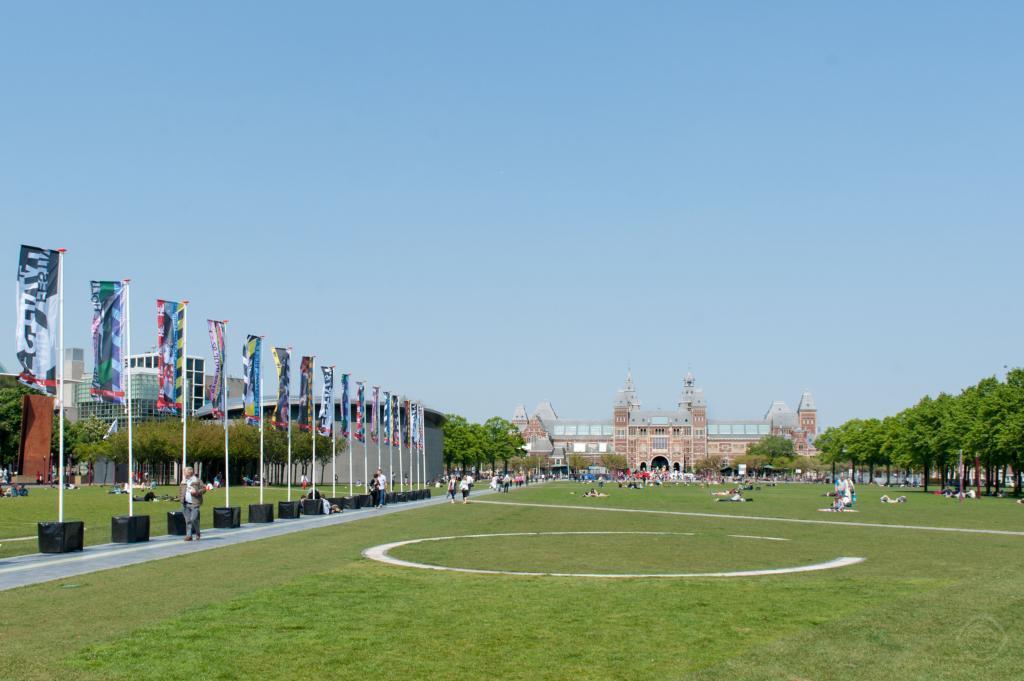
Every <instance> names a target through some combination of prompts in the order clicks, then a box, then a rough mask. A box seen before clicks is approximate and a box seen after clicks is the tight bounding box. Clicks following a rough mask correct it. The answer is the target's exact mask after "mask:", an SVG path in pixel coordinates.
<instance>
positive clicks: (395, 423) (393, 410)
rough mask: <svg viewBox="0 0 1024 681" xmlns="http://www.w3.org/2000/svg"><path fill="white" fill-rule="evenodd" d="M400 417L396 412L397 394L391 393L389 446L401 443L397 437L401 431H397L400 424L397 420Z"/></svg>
mask: <svg viewBox="0 0 1024 681" xmlns="http://www.w3.org/2000/svg"><path fill="white" fill-rule="evenodd" d="M401 418H402V415H401V414H399V413H398V395H392V396H391V446H392V447H397V446H399V444H401V441H400V440H399V439H398V438H399V437H401V435H402V433H401V431H399V426H400V425H401V422H400V421H399V419H401Z"/></svg>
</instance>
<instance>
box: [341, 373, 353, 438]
mask: <svg viewBox="0 0 1024 681" xmlns="http://www.w3.org/2000/svg"><path fill="white" fill-rule="evenodd" d="M349 375H350V374H342V375H341V436H342V437H345V438H347V437H348V428H349V424H348V420H349V419H350V418H351V417H352V404H351V403H350V402H349V399H348V377H349Z"/></svg>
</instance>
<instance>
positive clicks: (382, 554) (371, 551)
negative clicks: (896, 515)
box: [363, 531, 864, 579]
mask: <svg viewBox="0 0 1024 681" xmlns="http://www.w3.org/2000/svg"><path fill="white" fill-rule="evenodd" d="M595 534H611V535H615V534H641V535H676V536H693V533H692V532H625V531H623V532H597V531H595V532H503V533H492V534H461V535H453V536H450V537H421V538H420V539H406V540H404V541H396V542H390V543H388V544H378V545H377V546H371V547H370V548H368V549H366V550H365V551H363V555H364V556H366V557H367V558H369V559H370V560H375V561H377V562H379V563H386V564H388V565H396V566H398V567H409V568H417V569H419V570H441V571H445V572H468V573H471V574H478V575H517V576H525V577H589V578H595V579H644V578H647V577H654V578H659V579H666V578H673V579H682V578H696V577H764V576H767V575H788V574H794V573H797V572H817V571H819V570H832V569H835V568H841V567H847V566H849V565H856V564H857V563H863V562H864V559H863V558H854V557H848V556H841V557H839V558H833V559H832V560H829V561H825V562H824V563H813V564H811V565H796V566H793V567H783V568H769V569H765V570H737V571H733V572H662V573H646V574H643V573H641V574H615V573H608V574H603V573H586V572H523V571H518V570H484V569H482V568H460V567H450V566H447V565H431V564H429V563H416V562H413V561H409V560H402V559H401V558H395V557H394V556H392V555H390V553H389V552H390V551H391V550H392V549H397V548H399V547H400V546H409V545H411V544H421V543H423V542H428V541H449V540H452V539H480V538H483V537H545V536H557V535H595ZM730 536H732V535H730Z"/></svg>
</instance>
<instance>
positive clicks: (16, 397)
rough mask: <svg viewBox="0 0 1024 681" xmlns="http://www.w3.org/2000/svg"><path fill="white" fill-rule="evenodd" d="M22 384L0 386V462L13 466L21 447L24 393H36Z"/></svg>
mask: <svg viewBox="0 0 1024 681" xmlns="http://www.w3.org/2000/svg"><path fill="white" fill-rule="evenodd" d="M37 394H39V393H37V392H36V391H34V390H30V389H29V388H26V387H25V386H23V385H14V386H11V387H8V388H0V464H2V465H4V466H13V465H14V464H15V463H16V462H17V460H18V450H19V448H20V447H21V405H22V401H23V399H24V397H25V395H37Z"/></svg>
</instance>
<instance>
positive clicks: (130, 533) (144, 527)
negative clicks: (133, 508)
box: [110, 515, 149, 544]
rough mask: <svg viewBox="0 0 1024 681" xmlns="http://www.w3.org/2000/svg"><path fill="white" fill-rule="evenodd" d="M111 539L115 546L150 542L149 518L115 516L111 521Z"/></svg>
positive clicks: (144, 516) (141, 516)
mask: <svg viewBox="0 0 1024 681" xmlns="http://www.w3.org/2000/svg"><path fill="white" fill-rule="evenodd" d="M110 538H111V540H112V541H113V542H114V543H115V544H134V543H135V542H140V541H149V516H148V515H115V516H114V517H113V518H111V519H110Z"/></svg>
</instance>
